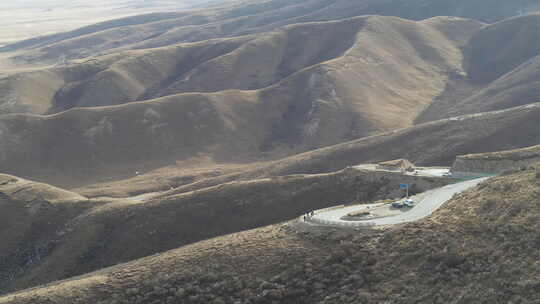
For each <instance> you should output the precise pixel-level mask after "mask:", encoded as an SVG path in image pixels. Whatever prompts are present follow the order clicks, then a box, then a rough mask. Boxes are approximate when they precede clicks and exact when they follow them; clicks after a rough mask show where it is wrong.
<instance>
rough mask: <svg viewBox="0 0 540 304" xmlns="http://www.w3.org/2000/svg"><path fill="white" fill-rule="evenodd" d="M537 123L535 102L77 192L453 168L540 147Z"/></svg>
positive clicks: (178, 189) (119, 193) (124, 192)
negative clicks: (195, 172) (206, 172)
mask: <svg viewBox="0 0 540 304" xmlns="http://www.w3.org/2000/svg"><path fill="white" fill-rule="evenodd" d="M538 119H540V104H533V105H528V106H522V107H516V108H512V109H508V110H504V111H497V112H489V113H482V114H475V115H467V116H461V117H456V118H451V119H446V120H441V121H436V122H431V123H425V124H421V125H417V126H414V127H410V128H405V129H401V130H396V131H392V132H387V133H383V134H379V135H375V136H370V137H366V138H361V139H358V140H354V141H350V142H345V143H341V144H337V145H334V146H329V147H325V148H321V149H317V150H313V151H309V152H305V153H301V154H297V155H292V156H290V157H286V158H283V159H278V160H275V161H268V162H264V163H259V164H253V165H251V166H246V167H243V168H238V170H237V171H235V172H222V174H218V175H216V176H207V177H203V178H197V179H196V180H185V179H182V178H181V177H182V174H184V173H183V171H178V173H176V174H175V173H174V172H175V171H174V169H173V168H164V170H165V169H167V170H166V171H167V172H169V174H170V175H168V177H167V178H166V179H164V180H161V181H157V180H156V179H155V174H157V172H150V173H149V174H143V175H140V176H138V177H137V178H136V181H137V182H136V183H134V181H135V180H134V179H128V180H120V181H117V182H116V183H114V184H111V183H108V182H107V183H101V184H96V185H87V186H83V187H81V188H78V189H77V191H78V192H80V193H84V194H85V195H88V196H91V197H96V196H115V197H126V196H131V195H135V194H139V193H142V192H156V191H164V190H167V189H170V188H171V187H172V188H173V189H172V190H169V191H166V192H164V193H165V194H171V193H184V192H189V191H194V190H197V189H203V188H207V187H212V186H216V185H219V184H222V183H227V182H231V181H239V180H250V179H254V178H267V177H272V176H282V175H290V174H310V173H323V172H333V171H337V170H341V169H343V168H346V167H348V166H355V165H358V164H361V163H377V162H381V161H386V160H392V159H397V158H400V157H405V158H407V159H409V160H411V161H413V162H414V163H415V164H417V165H446V166H451V165H452V163H453V162H454V161H455V158H456V156H459V155H464V154H470V153H484V152H492V151H501V150H508V149H516V148H524V147H528V146H530V145H531V144H533V145H536V144H540V135H539V134H540V132H539V130H540V129H539V126H538V123H537V121H538ZM515 134H520V136H516V135H515ZM174 176H177V177H178V178H174ZM145 181H146V182H145ZM141 185H144V186H141ZM111 186H112V187H111Z"/></svg>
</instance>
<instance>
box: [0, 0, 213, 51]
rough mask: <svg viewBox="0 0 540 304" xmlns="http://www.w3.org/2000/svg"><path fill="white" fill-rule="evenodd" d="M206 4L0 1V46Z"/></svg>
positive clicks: (187, 0) (181, 0)
mask: <svg viewBox="0 0 540 304" xmlns="http://www.w3.org/2000/svg"><path fill="white" fill-rule="evenodd" d="M205 2H207V1H205V0H93V1H88V0H84V1H82V0H9V1H0V46H1V45H5V44H7V43H10V42H14V41H17V40H22V39H26V38H31V37H34V36H40V35H46V34H51V33H56V32H60V31H66V30H71V29H75V28H77V27H80V26H84V25H88V24H92V23H96V22H100V21H104V20H109V19H113V18H118V17H123V16H130V15H136V14H142V13H148V12H159V11H174V10H180V9H185V8H189V7H190V6H193V5H199V4H201V3H205Z"/></svg>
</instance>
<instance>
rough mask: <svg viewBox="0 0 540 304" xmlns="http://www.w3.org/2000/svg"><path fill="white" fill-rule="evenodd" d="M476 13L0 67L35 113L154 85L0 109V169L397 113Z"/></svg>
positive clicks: (439, 67)
mask: <svg viewBox="0 0 540 304" xmlns="http://www.w3.org/2000/svg"><path fill="white" fill-rule="evenodd" d="M479 26H480V24H478V23H477V22H472V21H469V20H464V19H456V18H435V19H429V20H426V21H423V22H413V21H407V20H403V19H399V18H395V17H379V16H368V17H359V18H352V19H345V20H341V21H333V22H325V23H316V24H301V25H293V26H289V27H286V28H284V29H282V30H280V31H276V32H272V33H268V34H265V35H262V36H260V37H257V38H255V39H250V38H246V37H244V38H234V39H226V40H212V41H207V42H203V43H195V44H189V45H179V46H177V47H170V48H163V49H157V50H153V51H152V52H149V53H147V52H146V51H144V52H142V53H141V54H137V55H133V56H125V54H117V55H110V56H106V57H103V58H98V59H96V61H92V62H90V63H86V64H81V65H74V66H72V67H66V68H56V69H53V70H44V71H39V72H37V73H38V74H35V73H30V75H29V76H28V77H24V75H26V73H23V75H22V76H19V75H15V76H13V77H8V80H7V82H6V83H8V84H10V82H11V81H14V83H15V84H10V85H11V86H12V87H15V88H16V89H15V91H14V93H13V94H8V95H7V96H13V95H17V93H16V92H18V91H21V92H32V94H31V96H28V97H27V100H28V103H29V104H28V105H25V104H24V102H23V103H22V104H20V105H17V103H16V102H15V107H17V106H19V108H20V107H24V106H28V107H29V108H30V109H32V107H34V108H33V109H34V110H36V111H38V113H39V110H43V109H44V108H47V107H48V109H49V110H47V111H52V112H54V109H56V107H58V108H59V109H66V108H70V107H73V106H98V105H103V103H110V104H117V103H123V102H124V103H125V102H128V101H135V100H138V99H139V96H144V95H145V94H148V95H150V96H161V95H165V96H163V97H159V98H157V99H152V100H146V101H143V102H136V103H134V102H130V103H125V104H121V105H117V106H108V107H91V108H75V109H72V110H69V111H65V112H60V113H58V114H55V115H48V116H35V115H27V114H10V115H0V129H1V130H2V133H1V134H0V137H1V139H2V141H3V142H6V143H10V144H9V145H6V146H2V151H1V153H0V170H2V171H3V172H7V173H13V174H15V175H19V176H23V177H32V178H34V179H38V180H47V181H48V182H50V183H53V184H58V183H59V185H64V186H66V185H67V184H66V181H68V182H70V183H72V184H71V185H76V184H77V183H78V182H80V183H86V182H88V181H92V180H95V179H96V178H99V179H102V180H103V179H108V178H110V177H113V178H117V177H119V176H126V175H127V176H129V175H132V174H133V173H134V172H136V171H147V170H150V169H155V168H159V167H163V166H165V165H168V164H171V163H173V162H174V161H182V160H185V159H189V158H192V157H197V156H199V155H201V154H202V155H203V156H204V155H209V156H210V158H211V159H213V160H214V161H216V162H243V163H245V162H253V161H261V160H267V159H268V157H272V158H276V157H281V156H284V155H291V154H293V153H297V152H303V151H307V150H311V149H314V148H317V147H322V146H328V145H331V144H336V143H339V142H343V141H347V140H351V139H354V138H360V137H363V136H367V135H372V134H375V133H379V132H381V131H387V130H392V129H397V128H403V127H408V126H411V125H412V123H413V120H414V119H415V117H416V115H417V114H418V113H420V112H421V111H422V110H423V109H424V108H425V107H426V106H428V105H429V104H430V103H431V102H432V98H433V97H435V96H437V95H438V94H439V93H440V92H441V91H442V90H443V88H444V83H445V79H447V78H448V72H449V71H455V70H459V69H460V64H461V56H462V53H461V51H460V50H459V47H458V45H459V43H460V42H461V41H463V40H466V39H467V35H469V34H470V31H469V30H470V29H471V28H472V29H474V28H478V27H479ZM336 37H339V39H338V40H336ZM344 38H346V39H344ZM301 40H302V41H303V43H302V44H300V43H298V41H301ZM262 50H265V52H262ZM179 54H183V55H184V56H178V55H179ZM222 54H223V55H222ZM193 56H198V57H196V58H199V62H201V64H199V65H196V63H197V61H195V60H194V57H193ZM153 58H154V59H155V60H153ZM248 62H249V63H250V64H248V65H246V63H248ZM186 63H189V64H192V65H194V67H193V69H191V70H189V71H188V70H187V69H185V68H186V66H185V65H186ZM178 67H180V68H181V69H180V70H178ZM182 69H184V70H182ZM41 76H43V77H44V78H45V79H47V78H48V81H47V82H46V83H47V85H44V88H43V90H42V93H39V91H38V90H37V89H36V90H33V89H31V88H30V87H25V85H30V86H33V82H32V81H26V80H27V79H33V77H35V78H39V77H41ZM18 77H21V78H20V79H21V81H17V79H18ZM18 86H20V88H18ZM55 88H57V90H56V91H55ZM253 88H255V89H256V90H252V89H253ZM238 89H243V90H238ZM17 90H18V91H17ZM192 91H194V92H192ZM199 91H209V92H203V93H200V92H199ZM35 95H37V96H40V97H41V98H42V99H41V100H39V99H35V98H33V97H34V96H35ZM51 98H52V99H51ZM34 102H35V103H36V104H31V103H34ZM132 134H137V136H133V135H132ZM20 151H26V152H25V154H21V153H20ZM36 162H37V163H39V164H40V165H39V166H36ZM49 178H50V179H49Z"/></svg>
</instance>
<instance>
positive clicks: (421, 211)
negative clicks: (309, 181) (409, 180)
mask: <svg viewBox="0 0 540 304" xmlns="http://www.w3.org/2000/svg"><path fill="white" fill-rule="evenodd" d="M486 179H488V178H478V179H474V180H469V181H465V182H461V183H457V184H451V185H447V186H444V187H442V188H437V189H433V190H429V191H426V192H424V193H422V198H421V199H420V201H417V202H416V206H414V208H412V209H411V210H410V211H407V212H404V213H401V214H398V215H395V216H389V217H383V218H376V219H368V220H363V221H345V220H342V219H341V217H343V216H345V215H347V214H349V213H351V212H355V211H362V210H366V211H368V210H369V209H368V207H369V208H371V207H374V206H378V205H380V204H375V205H357V206H350V207H343V208H338V209H331V210H321V211H316V212H315V215H314V216H313V217H312V218H310V219H309V220H308V222H310V223H313V224H323V225H331V226H359V227H361V226H379V225H395V224H401V223H406V222H414V221H417V220H419V219H422V218H424V217H427V216H429V215H431V214H432V213H433V212H434V211H435V210H437V209H438V208H439V207H440V206H442V204H444V203H446V202H447V201H449V200H450V199H451V198H452V196H453V195H454V194H456V193H460V192H463V191H465V190H467V189H470V188H472V187H474V186H476V185H478V184H479V183H481V182H483V181H485V180H486Z"/></svg>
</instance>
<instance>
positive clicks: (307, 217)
mask: <svg viewBox="0 0 540 304" xmlns="http://www.w3.org/2000/svg"><path fill="white" fill-rule="evenodd" d="M314 215H315V211H313V210H311V211H309V212H308V213H306V214H304V221H305V220H308V219H309V218H311V217H313V216H314Z"/></svg>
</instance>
